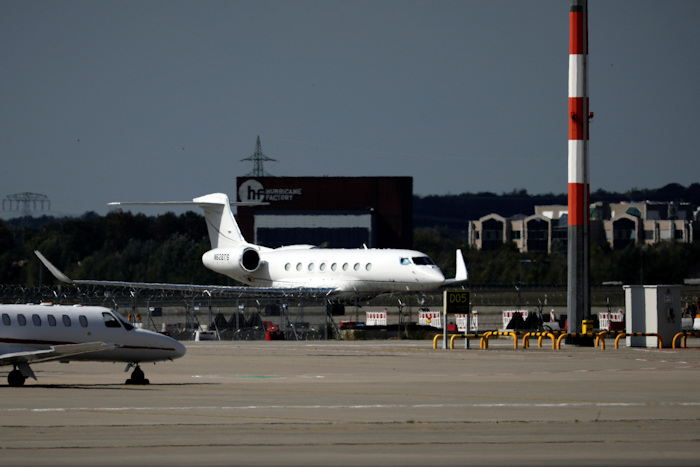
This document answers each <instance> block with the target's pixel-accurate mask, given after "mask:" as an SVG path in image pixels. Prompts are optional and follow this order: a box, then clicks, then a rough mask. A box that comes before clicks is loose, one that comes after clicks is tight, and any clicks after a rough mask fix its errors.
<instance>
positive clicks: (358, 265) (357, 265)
mask: <svg viewBox="0 0 700 467" xmlns="http://www.w3.org/2000/svg"><path fill="white" fill-rule="evenodd" d="M353 269H355V271H359V270H360V263H355V266H353Z"/></svg>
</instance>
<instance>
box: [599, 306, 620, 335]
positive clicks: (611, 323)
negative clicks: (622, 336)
mask: <svg viewBox="0 0 700 467" xmlns="http://www.w3.org/2000/svg"><path fill="white" fill-rule="evenodd" d="M624 321H625V315H624V313H622V310H618V311H613V312H610V313H609V312H607V311H601V312H600V313H598V323H599V326H600V330H601V331H624V329H625V323H624Z"/></svg>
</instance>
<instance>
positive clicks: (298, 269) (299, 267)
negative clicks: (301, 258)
mask: <svg viewBox="0 0 700 467" xmlns="http://www.w3.org/2000/svg"><path fill="white" fill-rule="evenodd" d="M301 267H302V266H301V263H297V271H301Z"/></svg>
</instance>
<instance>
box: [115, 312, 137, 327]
mask: <svg viewBox="0 0 700 467" xmlns="http://www.w3.org/2000/svg"><path fill="white" fill-rule="evenodd" d="M115 314H116V316H117V319H118V320H119V321H121V323H122V326H124V329H126V330H127V331H131V330H132V329H134V326H133V325H132V324H131V323H130V322H128V321H127V320H125V319H124V317H123V316H122V315H120V314H119V313H115Z"/></svg>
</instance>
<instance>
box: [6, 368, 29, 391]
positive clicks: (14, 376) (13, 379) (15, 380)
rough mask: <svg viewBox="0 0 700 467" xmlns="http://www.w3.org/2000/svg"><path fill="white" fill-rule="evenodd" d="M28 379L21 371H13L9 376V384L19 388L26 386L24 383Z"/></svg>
mask: <svg viewBox="0 0 700 467" xmlns="http://www.w3.org/2000/svg"><path fill="white" fill-rule="evenodd" d="M26 379H27V378H25V377H24V375H23V374H22V372H21V371H19V370H12V371H11V372H10V373H9V374H8V375H7V384H9V385H10V386H11V387H13V388H18V387H20V386H24V381H25V380H26Z"/></svg>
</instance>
